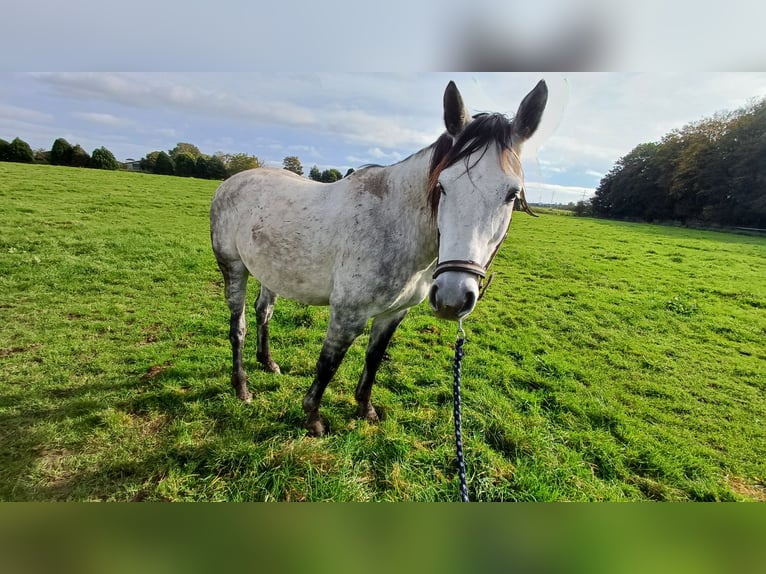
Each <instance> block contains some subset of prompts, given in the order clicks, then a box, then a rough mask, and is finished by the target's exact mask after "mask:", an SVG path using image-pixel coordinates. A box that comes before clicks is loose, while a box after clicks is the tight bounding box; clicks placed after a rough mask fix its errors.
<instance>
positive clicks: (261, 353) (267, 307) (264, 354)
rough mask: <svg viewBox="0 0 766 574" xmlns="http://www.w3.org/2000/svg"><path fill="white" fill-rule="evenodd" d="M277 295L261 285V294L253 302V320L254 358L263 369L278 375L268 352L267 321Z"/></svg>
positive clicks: (272, 311)
mask: <svg viewBox="0 0 766 574" xmlns="http://www.w3.org/2000/svg"><path fill="white" fill-rule="evenodd" d="M276 301H277V294H276V293H274V292H273V291H270V290H269V289H267V288H266V287H264V286H263V285H261V292H260V294H259V295H258V299H257V300H256V302H255V320H256V323H257V325H258V352H257V354H256V357H257V358H258V362H259V363H261V365H263V367H264V368H265V369H266V370H267V371H269V372H272V373H279V372H280V371H279V365H277V364H276V363H275V362H274V360H273V359H272V358H271V351H270V350H269V321H270V320H271V315H272V314H273V313H274V303H276Z"/></svg>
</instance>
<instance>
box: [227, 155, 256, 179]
mask: <svg viewBox="0 0 766 574" xmlns="http://www.w3.org/2000/svg"><path fill="white" fill-rule="evenodd" d="M226 159H227V161H226V173H227V175H228V176H229V177H231V176H232V175H234V174H235V173H239V172H240V171H245V170H248V169H256V168H259V167H261V162H260V160H259V159H258V158H257V157H255V156H254V155H247V154H246V153H235V154H231V155H228V156H226Z"/></svg>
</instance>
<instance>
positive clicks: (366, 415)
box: [356, 403, 380, 423]
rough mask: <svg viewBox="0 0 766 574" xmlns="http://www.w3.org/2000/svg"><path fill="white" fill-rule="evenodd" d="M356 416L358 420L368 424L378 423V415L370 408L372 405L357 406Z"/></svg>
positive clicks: (373, 408)
mask: <svg viewBox="0 0 766 574" xmlns="http://www.w3.org/2000/svg"><path fill="white" fill-rule="evenodd" d="M356 416H358V417H359V418H360V419H364V420H366V421H367V422H368V423H377V422H380V418H379V417H378V413H377V412H375V407H373V406H372V403H368V404H366V405H359V408H358V409H357V411H356Z"/></svg>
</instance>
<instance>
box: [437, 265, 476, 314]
mask: <svg viewBox="0 0 766 574" xmlns="http://www.w3.org/2000/svg"><path fill="white" fill-rule="evenodd" d="M478 299H479V282H478V276H477V275H475V274H473V273H467V272H464V271H445V272H443V273H441V274H439V275H438V276H437V277H436V279H434V282H433V284H432V285H431V290H430V291H429V292H428V304H429V305H431V309H432V310H433V312H434V314H435V315H436V316H437V317H439V318H440V319H447V320H449V321H457V320H458V319H462V318H463V317H465V316H466V315H468V314H469V313H470V312H471V311H473V309H474V307H476V301H478Z"/></svg>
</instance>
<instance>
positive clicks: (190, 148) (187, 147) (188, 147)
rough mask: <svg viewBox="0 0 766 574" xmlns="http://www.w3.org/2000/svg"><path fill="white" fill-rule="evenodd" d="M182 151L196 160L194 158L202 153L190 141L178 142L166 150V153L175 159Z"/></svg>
mask: <svg viewBox="0 0 766 574" xmlns="http://www.w3.org/2000/svg"><path fill="white" fill-rule="evenodd" d="M182 153H188V154H189V155H190V156H192V158H193V159H194V160H195V161H196V159H197V158H198V157H199V156H201V155H202V152H201V151H199V148H198V147H197V146H196V145H194V144H190V143H185V142H178V143H177V144H176V147H174V148H173V149H171V150H168V155H169V156H170V157H171V158H173V161H175V160H176V158H177V157H178V156H179V155H181V154H182Z"/></svg>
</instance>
